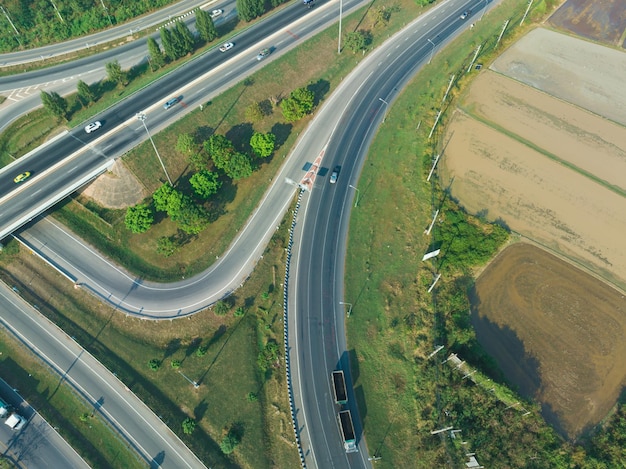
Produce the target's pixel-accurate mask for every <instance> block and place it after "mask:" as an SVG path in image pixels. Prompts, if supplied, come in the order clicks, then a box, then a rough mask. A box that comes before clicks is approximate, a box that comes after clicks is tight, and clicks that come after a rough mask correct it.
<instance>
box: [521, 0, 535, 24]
mask: <svg viewBox="0 0 626 469" xmlns="http://www.w3.org/2000/svg"><path fill="white" fill-rule="evenodd" d="M532 4H533V0H530V1H529V2H528V8H526V12H525V13H524V16H522V21H520V22H519V25H520V26H521V25H522V23H523V22H524V20H525V19H526V16H527V15H528V12H529V11H530V7H531V6H532Z"/></svg>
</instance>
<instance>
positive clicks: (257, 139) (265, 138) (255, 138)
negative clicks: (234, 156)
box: [250, 132, 276, 158]
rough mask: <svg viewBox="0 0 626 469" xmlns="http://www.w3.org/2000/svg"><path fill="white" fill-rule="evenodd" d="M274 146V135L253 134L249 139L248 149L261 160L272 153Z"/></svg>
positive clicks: (269, 133)
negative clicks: (250, 148)
mask: <svg viewBox="0 0 626 469" xmlns="http://www.w3.org/2000/svg"><path fill="white" fill-rule="evenodd" d="M275 145H276V135H274V134H273V133H271V132H268V133H266V134H264V133H260V132H254V133H253V134H252V137H250V147H252V151H254V153H256V154H257V155H258V156H260V157H261V158H267V157H268V156H270V155H271V154H272V153H274V147H275Z"/></svg>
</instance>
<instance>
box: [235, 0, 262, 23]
mask: <svg viewBox="0 0 626 469" xmlns="http://www.w3.org/2000/svg"><path fill="white" fill-rule="evenodd" d="M263 13H265V5H264V0H237V15H238V16H239V18H241V19H242V20H243V21H246V22H247V21H251V20H253V19H254V18H256V17H257V16H261V15H262V14H263Z"/></svg>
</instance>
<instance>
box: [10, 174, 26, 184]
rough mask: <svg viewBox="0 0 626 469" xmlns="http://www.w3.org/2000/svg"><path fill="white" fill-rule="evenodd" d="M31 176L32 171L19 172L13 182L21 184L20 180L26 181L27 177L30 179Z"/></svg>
mask: <svg viewBox="0 0 626 469" xmlns="http://www.w3.org/2000/svg"><path fill="white" fill-rule="evenodd" d="M29 177H30V171H26V172H25V173H22V174H18V175H17V176H15V178H14V179H13V182H14V183H15V184H19V183H20V182H23V181H26V179H28V178H29Z"/></svg>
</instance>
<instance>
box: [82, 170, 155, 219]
mask: <svg viewBox="0 0 626 469" xmlns="http://www.w3.org/2000/svg"><path fill="white" fill-rule="evenodd" d="M82 194H83V195H84V196H86V197H89V198H90V199H93V200H94V201H95V202H96V203H97V204H99V205H101V206H102V207H105V208H118V209H120V208H126V207H130V206H131V205H135V204H138V203H139V202H141V201H142V200H143V199H144V198H145V197H146V196H147V195H146V191H145V189H144V187H143V185H142V184H141V183H140V182H139V181H138V180H137V178H136V177H135V175H134V174H133V173H131V172H130V171H129V170H128V168H127V167H126V166H125V165H124V163H123V162H122V161H119V160H116V161H115V163H114V164H113V167H112V168H111V169H110V170H109V171H107V172H106V173H104V174H102V175H101V176H99V177H98V178H97V179H96V180H95V181H93V182H92V183H91V184H89V185H88V186H87V187H86V188H85V189H83V191H82Z"/></svg>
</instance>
